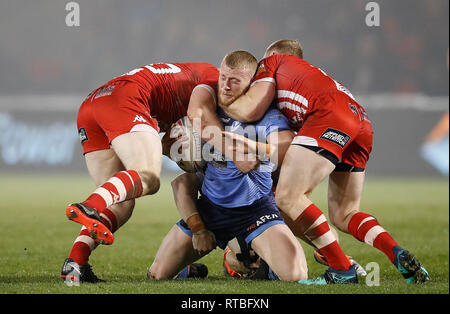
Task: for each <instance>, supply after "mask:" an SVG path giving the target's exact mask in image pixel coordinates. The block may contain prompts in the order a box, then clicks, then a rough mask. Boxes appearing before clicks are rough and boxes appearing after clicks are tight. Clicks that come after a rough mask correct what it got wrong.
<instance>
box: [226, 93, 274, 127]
mask: <svg viewBox="0 0 450 314" xmlns="http://www.w3.org/2000/svg"><path fill="white" fill-rule="evenodd" d="M223 110H224V111H225V113H226V114H227V115H228V116H230V117H231V118H233V119H234V120H238V121H241V122H255V121H258V120H260V119H261V118H262V116H263V115H264V112H265V109H263V110H260V106H258V104H257V103H256V102H255V101H254V100H253V99H252V98H251V96H250V95H242V96H241V97H239V98H238V99H236V100H235V101H234V102H233V103H232V104H231V105H229V106H227V107H225V106H224V108H223Z"/></svg>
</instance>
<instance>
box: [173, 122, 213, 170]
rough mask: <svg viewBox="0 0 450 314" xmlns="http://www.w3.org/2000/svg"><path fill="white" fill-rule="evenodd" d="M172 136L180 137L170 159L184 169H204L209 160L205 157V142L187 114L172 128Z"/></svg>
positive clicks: (175, 143) (174, 144)
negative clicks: (203, 152)
mask: <svg viewBox="0 0 450 314" xmlns="http://www.w3.org/2000/svg"><path fill="white" fill-rule="evenodd" d="M170 137H171V138H178V140H177V141H175V142H174V143H173V144H172V147H171V148H170V156H169V157H170V159H172V160H173V161H175V162H176V163H177V165H178V167H180V168H181V169H182V170H184V171H186V172H190V173H195V172H198V171H204V169H205V168H206V165H207V161H205V159H204V158H203V154H202V151H203V146H204V145H205V142H204V141H203V140H202V139H201V137H200V135H199V134H198V133H197V132H195V131H194V128H193V126H192V123H191V121H190V120H189V118H188V117H187V116H184V117H182V118H181V119H179V120H178V121H177V122H175V123H174V125H173V126H172V127H171V129H170Z"/></svg>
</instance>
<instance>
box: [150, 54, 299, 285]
mask: <svg viewBox="0 0 450 314" xmlns="http://www.w3.org/2000/svg"><path fill="white" fill-rule="evenodd" d="M257 64H258V62H257V60H256V58H255V57H254V56H253V55H251V54H250V53H248V52H246V51H235V52H232V53H229V54H228V55H227V56H225V58H224V59H223V61H222V63H221V67H220V75H219V81H218V90H217V96H218V104H219V109H218V115H219V117H220V119H221V120H222V122H223V124H224V126H225V129H226V130H228V131H230V132H237V133H240V134H241V135H242V134H243V135H246V136H248V137H249V138H252V139H253V140H255V141H256V140H257V141H259V142H267V143H268V144H270V145H271V146H272V147H274V148H275V150H271V157H272V159H271V161H270V160H262V161H261V163H260V165H259V167H258V169H255V170H252V169H249V170H252V171H249V172H247V173H243V172H241V171H239V170H238V169H237V168H236V166H235V165H234V163H233V162H232V161H227V160H224V161H222V162H221V161H213V162H210V163H209V164H208V166H207V168H206V171H205V173H204V176H203V178H201V175H199V173H197V174H191V173H185V174H182V175H180V176H179V177H177V178H176V179H175V180H174V181H173V182H172V187H173V190H174V196H175V202H176V205H177V208H178V210H179V211H180V214H181V217H182V220H180V221H179V222H178V223H177V224H175V225H174V226H173V227H172V229H171V230H170V231H169V233H168V234H167V235H166V237H165V238H164V240H163V242H162V244H161V246H160V248H159V250H158V252H157V254H156V257H155V260H154V262H153V264H152V265H151V266H150V268H149V270H148V277H149V278H150V279H171V278H174V277H175V276H177V274H179V273H180V271H181V270H184V269H187V268H186V267H187V266H188V265H191V264H192V263H193V262H194V261H196V260H198V259H199V258H201V257H203V256H205V255H206V254H208V253H209V252H210V251H211V250H213V249H214V248H215V247H216V246H218V247H220V248H222V249H225V248H226V246H227V244H228V242H229V241H231V240H233V241H235V240H237V241H238V242H239V243H240V244H241V248H244V249H250V248H251V249H252V250H253V251H254V252H255V253H256V254H257V255H259V256H260V257H261V258H262V259H263V260H264V261H265V262H266V263H267V264H268V266H269V267H270V269H271V271H272V275H271V276H273V277H276V276H278V278H279V279H280V280H284V281H298V280H301V279H306V278H307V264H306V259H305V255H304V252H303V249H302V247H301V245H300V243H299V242H298V240H297V239H296V237H295V236H294V234H293V233H292V232H291V230H290V229H289V228H288V226H287V225H286V224H285V223H284V221H283V219H282V217H281V215H280V212H279V211H278V209H277V207H276V204H275V202H274V196H273V193H272V184H273V182H272V178H271V175H272V171H273V170H274V167H275V166H276V165H275V164H274V163H272V161H273V160H277V159H278V163H281V160H280V159H281V157H282V156H284V153H285V151H286V150H287V148H288V147H289V144H290V143H291V141H292V138H293V133H292V131H291V130H290V127H289V124H288V121H287V119H286V118H285V117H284V116H283V115H281V114H280V113H279V111H278V110H277V109H270V110H268V111H267V113H266V114H265V115H264V117H263V118H262V119H261V120H259V121H258V122H255V123H253V124H245V123H241V122H238V121H235V120H233V119H231V118H229V117H228V116H226V115H225V114H224V112H223V111H222V110H221V109H220V107H221V106H223V105H226V104H229V103H231V102H233V101H234V100H235V99H237V97H239V96H240V95H241V94H242V93H244V92H245V91H246V90H247V88H248V86H249V84H250V81H251V79H252V77H253V75H254V73H255V71H256V68H257ZM247 157H248V156H247ZM274 157H275V158H274ZM199 192H200V196H198V193H199Z"/></svg>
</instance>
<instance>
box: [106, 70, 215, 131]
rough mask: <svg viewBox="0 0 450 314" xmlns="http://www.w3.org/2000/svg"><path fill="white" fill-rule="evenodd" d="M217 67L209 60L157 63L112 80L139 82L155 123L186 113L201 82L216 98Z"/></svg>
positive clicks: (170, 120) (165, 121)
mask: <svg viewBox="0 0 450 314" xmlns="http://www.w3.org/2000/svg"><path fill="white" fill-rule="evenodd" d="M218 78H219V71H218V69H217V68H216V67H215V66H214V65H211V64H209V63H157V64H149V65H146V66H142V67H140V68H137V69H134V70H132V71H130V72H128V73H125V74H124V75H122V76H119V77H117V78H115V79H113V80H112V81H111V82H113V81H117V80H126V81H131V82H135V83H137V84H139V85H140V86H141V87H142V89H143V91H144V93H143V94H142V97H143V99H144V101H146V102H147V103H148V105H149V109H150V114H151V116H152V117H153V118H155V119H156V120H158V122H159V123H161V122H162V123H163V124H169V125H170V124H172V123H174V122H176V121H177V120H178V119H180V118H181V117H183V116H185V115H187V108H188V104H189V99H190V97H191V93H192V90H193V89H194V88H195V87H196V86H198V85H202V86H204V87H206V88H207V89H208V90H209V91H210V92H211V93H212V94H213V96H214V98H215V97H216V96H215V94H216V88H217V80H218Z"/></svg>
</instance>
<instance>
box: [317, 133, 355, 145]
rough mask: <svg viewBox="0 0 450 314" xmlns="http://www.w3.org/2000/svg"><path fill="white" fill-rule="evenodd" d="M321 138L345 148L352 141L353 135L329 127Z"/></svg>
mask: <svg viewBox="0 0 450 314" xmlns="http://www.w3.org/2000/svg"><path fill="white" fill-rule="evenodd" d="M320 138H321V139H324V140H327V141H330V142H332V143H334V144H336V145H339V146H340V147H342V148H344V146H345V145H347V143H348V142H349V141H350V138H351V137H350V136H349V135H347V134H345V133H344V132H342V131H339V130H336V129H332V128H328V129H326V130H325V132H323V133H322V135H321V136H320Z"/></svg>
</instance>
